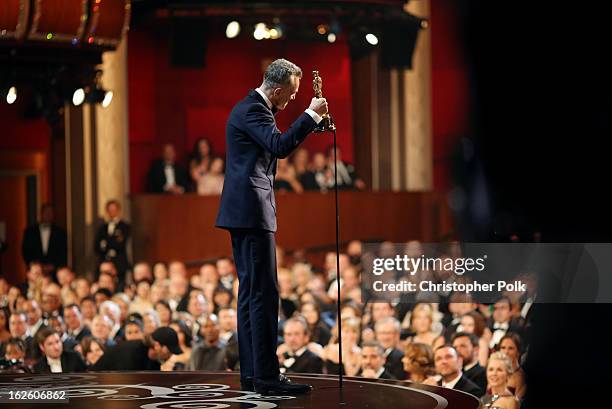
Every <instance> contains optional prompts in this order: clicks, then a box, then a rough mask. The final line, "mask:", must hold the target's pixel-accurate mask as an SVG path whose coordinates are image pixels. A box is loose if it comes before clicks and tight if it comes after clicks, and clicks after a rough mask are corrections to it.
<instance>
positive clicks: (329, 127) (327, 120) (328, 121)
mask: <svg viewBox="0 0 612 409" xmlns="http://www.w3.org/2000/svg"><path fill="white" fill-rule="evenodd" d="M314 132H331V133H332V134H333V135H334V199H335V210H336V283H337V284H338V285H337V286H336V287H337V290H338V294H337V296H338V299H337V300H336V309H337V311H338V313H337V318H336V321H337V324H338V365H339V366H340V371H339V372H338V382H339V386H340V389H342V386H343V382H342V377H343V372H344V365H343V361H342V317H341V316H340V211H339V205H338V162H337V159H336V148H337V140H336V125H335V124H334V121H333V119H332V117H331V116H330V115H329V114H326V115H325V116H324V117H323V120H322V121H321V123H320V124H319V126H317V127H316V128H315V129H314Z"/></svg>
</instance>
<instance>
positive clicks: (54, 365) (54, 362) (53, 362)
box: [47, 357, 62, 373]
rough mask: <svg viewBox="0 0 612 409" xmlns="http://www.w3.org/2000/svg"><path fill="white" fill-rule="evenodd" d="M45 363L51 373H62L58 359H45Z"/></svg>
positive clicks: (60, 362)
mask: <svg viewBox="0 0 612 409" xmlns="http://www.w3.org/2000/svg"><path fill="white" fill-rule="evenodd" d="M47 363H48V364H49V368H51V372H52V373H61V372H62V361H61V360H60V359H59V358H49V357H47Z"/></svg>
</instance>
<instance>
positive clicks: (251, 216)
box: [216, 90, 316, 232]
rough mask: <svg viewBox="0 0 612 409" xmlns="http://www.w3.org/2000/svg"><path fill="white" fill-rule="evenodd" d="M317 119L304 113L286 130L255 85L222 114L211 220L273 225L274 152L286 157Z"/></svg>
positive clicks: (251, 225)
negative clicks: (221, 174) (219, 177)
mask: <svg viewBox="0 0 612 409" xmlns="http://www.w3.org/2000/svg"><path fill="white" fill-rule="evenodd" d="M315 125H316V123H315V121H314V119H312V118H311V117H310V115H308V114H307V113H305V112H304V113H303V114H302V115H300V116H299V118H298V119H297V120H296V121H295V122H294V123H293V124H292V125H291V127H289V129H287V131H285V132H281V131H279V129H278V128H277V127H276V121H275V120H274V114H273V112H272V111H271V110H270V109H269V108H268V106H267V105H266V103H265V101H264V99H263V98H262V97H261V95H259V93H257V92H256V91H255V90H251V91H250V92H249V95H248V96H247V97H246V98H244V99H243V100H242V101H240V102H239V103H238V104H236V106H235V107H234V109H232V112H231V113H230V116H229V119H228V120H227V128H226V138H227V141H226V142H227V143H226V149H227V154H226V167H225V168H226V170H225V181H224V183H223V193H222V194H221V205H220V207H219V213H218V214H217V222H216V226H217V227H220V228H224V229H232V228H254V229H264V230H269V231H273V232H274V231H276V203H275V201H274V189H273V186H274V175H275V174H276V160H277V158H285V157H287V156H288V155H289V154H290V153H291V152H292V151H293V150H294V149H295V148H296V147H297V146H298V145H299V144H300V143H301V142H302V141H303V140H304V139H306V136H308V134H309V133H310V132H312V130H313V129H314V127H315Z"/></svg>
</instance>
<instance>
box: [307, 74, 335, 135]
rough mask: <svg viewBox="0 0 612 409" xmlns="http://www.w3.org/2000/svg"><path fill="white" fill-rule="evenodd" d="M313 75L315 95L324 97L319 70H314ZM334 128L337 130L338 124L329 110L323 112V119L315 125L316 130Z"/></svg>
mask: <svg viewBox="0 0 612 409" xmlns="http://www.w3.org/2000/svg"><path fill="white" fill-rule="evenodd" d="M312 76H313V79H312V88H313V89H314V93H315V97H317V98H323V91H322V88H323V80H322V79H321V76H320V75H319V71H313V72H312ZM334 130H336V125H335V124H334V120H333V119H332V117H331V115H330V114H329V112H328V113H326V114H323V120H322V121H321V122H319V124H318V125H317V126H316V127H315V129H314V132H325V131H334Z"/></svg>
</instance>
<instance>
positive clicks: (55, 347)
mask: <svg viewBox="0 0 612 409" xmlns="http://www.w3.org/2000/svg"><path fill="white" fill-rule="evenodd" d="M36 341H37V344H38V346H39V348H40V352H41V357H40V359H39V360H38V361H37V362H36V364H35V365H34V372H36V373H71V372H83V371H84V370H85V369H86V365H85V362H84V361H83V358H81V355H79V354H78V353H77V352H74V351H66V350H64V348H63V344H62V340H61V338H60V335H59V334H58V333H57V332H56V331H55V330H53V329H51V328H48V327H43V328H41V329H40V330H39V331H38V333H37V335H36Z"/></svg>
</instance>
